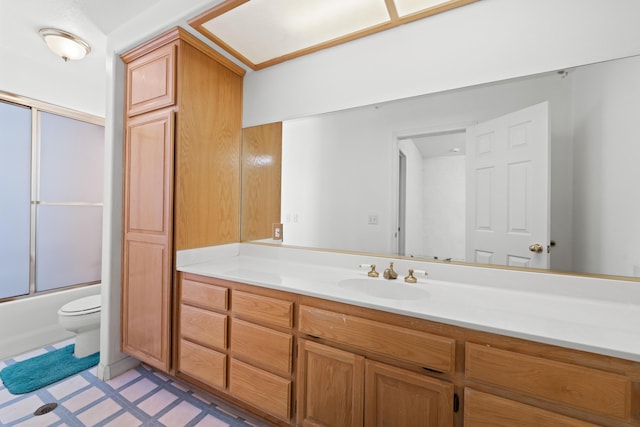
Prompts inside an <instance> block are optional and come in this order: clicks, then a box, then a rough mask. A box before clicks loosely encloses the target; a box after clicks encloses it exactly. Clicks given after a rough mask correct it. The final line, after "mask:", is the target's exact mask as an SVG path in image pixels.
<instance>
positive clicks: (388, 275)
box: [382, 262, 398, 280]
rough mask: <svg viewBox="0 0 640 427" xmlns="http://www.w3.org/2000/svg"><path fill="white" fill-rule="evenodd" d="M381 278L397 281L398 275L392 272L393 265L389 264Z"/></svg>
mask: <svg viewBox="0 0 640 427" xmlns="http://www.w3.org/2000/svg"><path fill="white" fill-rule="evenodd" d="M382 277H384V278H385V279H387V280H393V279H397V278H398V273H396V272H395V271H393V263H392V262H391V263H389V268H387V269H385V270H384V273H382Z"/></svg>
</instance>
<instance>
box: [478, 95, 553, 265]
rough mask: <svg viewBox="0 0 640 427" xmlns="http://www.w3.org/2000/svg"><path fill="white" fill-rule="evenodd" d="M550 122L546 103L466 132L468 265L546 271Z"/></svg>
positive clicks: (547, 260)
mask: <svg viewBox="0 0 640 427" xmlns="http://www.w3.org/2000/svg"><path fill="white" fill-rule="evenodd" d="M548 117H549V113H548V104H547V103H546V102H544V103H541V104H537V105H534V106H532V107H528V108H525V109H523V110H520V111H516V112H513V113H509V114H507V115H505V116H502V117H498V118H496V119H493V120H489V121H487V122H484V123H479V124H478V125H475V126H473V127H470V128H468V129H467V156H466V158H467V166H466V169H467V174H466V175H467V196H466V199H467V200H466V206H467V214H466V222H467V224H466V230H467V231H466V234H467V235H466V247H467V249H466V260H467V261H468V262H478V263H483V264H499V265H509V266H514V267H532V268H548V266H549V253H548V245H549V126H548V121H549V120H548ZM535 245H539V246H535ZM536 248H537V249H539V250H540V251H539V252H536V251H534V250H535V249H536Z"/></svg>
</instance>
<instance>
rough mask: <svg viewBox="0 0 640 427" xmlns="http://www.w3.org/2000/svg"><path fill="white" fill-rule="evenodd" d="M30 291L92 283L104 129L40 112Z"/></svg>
mask: <svg viewBox="0 0 640 427" xmlns="http://www.w3.org/2000/svg"><path fill="white" fill-rule="evenodd" d="M39 120H40V141H39V168H40V169H39V179H38V197H37V200H36V205H37V211H36V236H37V239H36V250H35V252H36V258H35V259H36V268H35V270H36V291H45V290H50V289H55V288H59V287H65V286H70V285H76V284H82V283H91V282H98V281H99V280H100V273H101V271H100V262H101V247H102V191H103V169H104V165H103V158H104V128H103V127H102V126H98V125H94V124H90V123H86V122H83V121H80V120H74V119H71V118H68V117H63V116H59V115H56V114H51V113H46V112H40V113H39Z"/></svg>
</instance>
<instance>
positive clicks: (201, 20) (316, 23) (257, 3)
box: [189, 0, 477, 70]
mask: <svg viewBox="0 0 640 427" xmlns="http://www.w3.org/2000/svg"><path fill="white" fill-rule="evenodd" d="M475 1H477V0H348V1H345V0H304V1H301V0H226V1H223V2H222V3H220V4H218V5H216V6H215V7H213V8H212V9H210V10H208V11H206V12H204V13H202V14H200V15H199V16H197V17H195V18H194V19H192V20H191V21H189V24H190V25H191V26H192V27H194V28H195V29H196V30H198V31H199V32H200V33H202V34H203V35H204V36H205V37H207V38H209V39H210V40H212V41H213V42H214V43H216V44H217V45H218V46H221V47H223V48H224V49H225V50H227V51H228V52H229V53H230V54H232V55H233V56H235V57H236V58H238V59H239V60H240V61H242V62H243V63H244V64H246V65H247V66H249V67H250V68H252V69H254V70H256V69H261V68H265V67H268V66H271V65H274V64H278V63H280V62H284V61H287V60H290V59H293V58H296V57H298V56H301V55H306V54H308V53H312V52H315V51H318V50H321V49H325V48H328V47H332V46H335V45H338V44H341V43H344V42H347V41H350V40H354V39H356V38H360V37H364V36H368V35H371V34H374V33H376V32H380V31H384V30H387V29H390V28H393V27H396V26H398V25H401V24H405V23H407V22H411V21H415V20H417V19H422V18H426V17H428V16H431V15H434V14H436V13H441V12H445V11H447V10H450V9H453V8H456V7H460V6H464V5H466V4H469V3H473V2H475Z"/></svg>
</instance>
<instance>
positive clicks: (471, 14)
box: [244, 0, 640, 126]
mask: <svg viewBox="0 0 640 427" xmlns="http://www.w3.org/2000/svg"><path fill="white" fill-rule="evenodd" d="M638 16H640V2H638V1H637V0H616V1H615V2H611V1H607V0H562V1H557V0H481V1H479V2H476V3H473V4H471V5H468V6H465V7H462V8H459V9H455V10H452V11H449V12H447V13H443V14H440V15H436V16H433V17H429V18H428V19H424V20H421V21H417V22H413V23H410V24H406V25H402V26H400V27H397V28H394V29H392V30H388V31H386V32H384V33H379V34H376V35H373V36H370V37H367V38H365V39H359V40H355V41H352V42H350V43H346V44H343V45H340V46H337V47H334V48H332V49H330V50H326V51H322V52H317V53H314V54H312V55H308V56H305V57H301V58H298V59H296V60H293V61H289V62H285V63H282V64H279V65H276V66H274V67H270V68H267V69H264V70H260V71H258V72H254V73H250V74H248V75H247V76H246V78H245V86H244V126H253V125H257V124H263V123H269V122H274V121H279V120H283V119H290V118H294V117H302V116H307V115H310V114H317V113H324V112H328V111H334V110H339V109H345V108H351V107H354V106H359V105H367V104H373V103H376V102H380V101H387V100H392V99H400V98H405V97H408V96H415V95H419V94H425V93H434V92H439V91H442V90H448V89H452V88H459V87H464V86H470V85H474V84H478V83H486V82H491V81H496V80H501V79H504V78H511V77H518V76H524V75H529V74H533V73H538V72H543V71H550V70H556V69H561V68H565V67H569V66H574V65H582V64H587V63H593V62H597V61H602V60H606V59H612V58H619V57H623V56H628V55H633V54H638V53H640V26H639V25H638V24H637V17H638Z"/></svg>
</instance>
